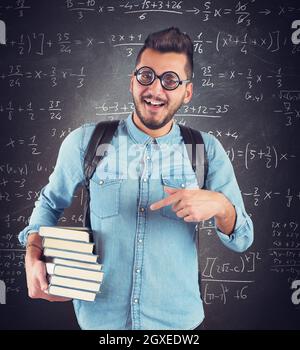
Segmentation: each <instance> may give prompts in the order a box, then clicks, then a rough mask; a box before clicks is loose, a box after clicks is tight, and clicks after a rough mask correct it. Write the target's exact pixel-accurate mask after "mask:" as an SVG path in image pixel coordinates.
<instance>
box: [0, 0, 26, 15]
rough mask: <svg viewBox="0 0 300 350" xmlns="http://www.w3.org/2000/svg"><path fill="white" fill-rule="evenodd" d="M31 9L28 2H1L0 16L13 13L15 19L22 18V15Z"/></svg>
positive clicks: (19, 0)
mask: <svg viewBox="0 0 300 350" xmlns="http://www.w3.org/2000/svg"><path fill="white" fill-rule="evenodd" d="M31 8H32V6H31V4H29V1H28V0H15V1H9V0H3V1H1V4H0V16H1V15H3V14H4V13H9V14H10V13H13V14H14V15H16V18H19V17H24V14H26V13H27V12H28V11H30V9H31Z"/></svg>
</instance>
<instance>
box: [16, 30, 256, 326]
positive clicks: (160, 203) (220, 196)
mask: <svg viewBox="0 0 300 350" xmlns="http://www.w3.org/2000/svg"><path fill="white" fill-rule="evenodd" d="M192 72H193V44H192V42H191V40H190V38H189V37H188V36H187V35H186V34H183V33H181V32H180V31H179V30H178V29H177V28H169V29H166V30H164V31H161V32H157V33H153V34H151V35H149V36H148V38H147V39H146V41H145V44H144V46H143V48H142V49H141V51H140V53H139V55H138V57H137V61H136V67H135V71H134V72H133V74H132V77H131V80H130V91H131V93H132V96H133V100H134V105H135V110H134V112H133V113H132V115H130V116H128V118H127V119H125V120H122V121H121V122H120V124H119V126H118V129H117V131H116V133H115V135H114V137H113V139H112V141H111V148H109V150H108V154H107V156H106V158H105V159H104V160H103V161H102V162H101V163H100V164H99V166H98V167H97V170H96V172H95V174H94V175H93V178H92V179H91V181H90V195H91V200H90V215H91V216H90V219H91V227H92V229H93V233H94V241H95V244H96V249H97V253H98V254H99V255H100V259H101V263H103V264H104V273H105V275H104V276H105V277H104V281H103V284H102V289H101V293H100V294H99V295H98V296H97V298H96V301H95V302H93V303H91V302H84V301H78V300H74V308H75V313H76V316H77V319H78V322H79V325H80V326H81V328H83V329H195V328H196V327H197V326H198V325H199V324H201V322H202V320H203V318H204V314H203V306H202V300H201V296H200V292H199V286H198V263H197V249H196V246H195V225H196V223H197V222H199V221H201V220H207V219H210V218H212V217H214V219H215V223H216V228H217V234H218V236H219V237H220V240H221V241H222V243H224V244H225V245H226V246H227V247H229V248H230V249H233V250H235V251H240V252H241V251H244V250H246V249H247V248H248V247H249V246H250V245H251V243H252V241H253V225H252V221H251V219H250V218H249V216H248V215H247V213H246V212H245V208H244V204H243V200H242V197H241V194H240V190H239V187H238V184H237V182H236V178H235V175H234V171H233V168H232V165H231V163H230V161H229V159H228V157H227V155H226V153H225V151H224V149H223V147H222V146H221V144H220V143H219V141H218V140H217V139H216V138H215V137H213V136H212V135H209V134H207V133H204V132H202V137H203V140H204V143H205V148H206V152H207V157H208V174H207V179H206V183H205V188H206V189H199V187H198V186H197V179H196V177H195V173H194V172H193V169H192V166H191V164H190V162H189V160H188V155H187V152H186V148H185V146H184V143H183V139H182V136H181V134H180V129H179V127H178V125H177V124H176V123H174V120H173V117H174V114H175V113H176V111H177V110H178V109H179V108H180V106H181V105H182V104H184V103H188V102H189V101H190V100H191V98H192V94H193V84H192V82H191V78H192ZM94 128H95V125H94V124H86V125H84V126H82V127H81V128H78V129H76V130H74V131H73V132H72V133H70V134H69V135H68V136H67V137H66V139H65V140H64V142H63V144H62V146H61V148H60V152H59V155H58V159H57V163H56V166H55V169H54V172H53V173H52V174H51V176H50V178H49V183H48V184H47V186H45V187H44V188H43V189H42V191H41V194H40V198H39V201H38V202H37V203H36V207H35V209H34V211H33V213H32V216H31V219H30V224H29V226H27V227H26V228H25V229H24V230H23V231H22V232H21V233H20V241H21V242H22V243H23V244H27V253H26V273H27V284H28V290H29V296H30V297H32V298H42V299H46V300H49V301H65V300H66V299H64V298H60V297H55V296H50V295H48V294H47V293H45V290H46V289H47V281H46V277H45V275H46V272H45V265H44V263H43V262H42V261H41V260H40V256H41V240H40V237H39V236H38V234H37V231H38V229H39V227H40V225H55V224H56V223H57V220H58V218H59V216H60V214H61V213H62V211H63V209H64V208H66V207H67V206H69V205H70V203H71V201H72V195H73V193H74V191H75V189H76V188H77V186H79V185H80V184H82V183H83V181H84V174H83V158H84V152H85V150H86V147H87V144H88V141H89V139H90V137H91V134H92V131H93V130H94ZM180 145H181V146H183V147H181V148H180V147H175V146H180ZM124 149H125V150H127V151H125V156H124ZM134 150H136V153H134ZM170 150H171V151H170ZM178 155H179V156H178ZM116 160H118V161H116ZM182 165H183V166H182Z"/></svg>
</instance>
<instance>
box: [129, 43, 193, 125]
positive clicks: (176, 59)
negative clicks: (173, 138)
mask: <svg viewBox="0 0 300 350" xmlns="http://www.w3.org/2000/svg"><path fill="white" fill-rule="evenodd" d="M186 62H187V57H186V55H185V54H181V53H175V52H167V53H160V52H158V51H155V50H152V49H146V50H145V51H144V52H143V54H142V56H141V60H140V62H139V64H138V66H137V67H136V69H139V68H141V67H144V66H147V67H150V68H152V69H153V71H154V72H155V73H156V75H161V74H163V73H164V72H167V71H173V72H175V73H177V75H178V76H179V79H180V80H186V79H188V77H187V74H186V72H185V69H184V68H185V64H186ZM130 91H131V93H132V97H133V102H134V105H135V112H134V118H138V119H139V120H140V122H141V123H142V124H143V125H144V126H146V127H147V128H149V129H152V130H155V129H159V128H162V127H163V126H165V125H167V124H168V123H169V122H170V121H171V120H172V118H173V116H174V114H175V113H176V112H177V110H178V109H179V108H180V107H181V105H182V104H184V103H188V102H189V101H190V100H191V98H192V93H193V85H192V83H183V84H181V85H179V86H178V87H177V88H176V89H175V90H171V91H170V90H166V89H164V88H163V87H162V85H161V83H160V80H159V79H158V78H156V79H155V80H154V82H153V83H152V84H151V85H148V86H144V85H142V84H140V83H139V82H138V81H137V80H136V77H135V76H134V75H132V77H131V81H130ZM146 101H147V102H146ZM149 102H153V104H155V103H156V104H157V103H160V104H161V103H163V105H162V106H153V105H151V104H149Z"/></svg>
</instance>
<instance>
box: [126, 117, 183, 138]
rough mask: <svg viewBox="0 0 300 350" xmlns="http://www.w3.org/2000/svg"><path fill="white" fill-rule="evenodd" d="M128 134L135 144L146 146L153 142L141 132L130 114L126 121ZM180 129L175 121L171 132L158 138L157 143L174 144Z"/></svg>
mask: <svg viewBox="0 0 300 350" xmlns="http://www.w3.org/2000/svg"><path fill="white" fill-rule="evenodd" d="M125 124H126V126H127V130H128V133H129V135H130V137H131V138H132V139H133V141H134V142H135V143H138V144H146V143H148V142H150V141H151V140H152V137H151V136H149V135H148V134H146V133H145V132H143V131H142V130H140V129H139V128H138V127H137V126H136V125H135V124H134V122H133V118H132V114H130V115H129V116H128V117H127V119H126V120H125ZM179 135H180V129H179V126H178V125H177V124H176V122H175V121H174V122H173V124H172V127H171V130H170V131H169V132H168V133H167V134H166V135H163V136H160V137H156V138H155V141H156V142H157V143H158V144H159V145H162V144H166V143H168V144H174V143H176V142H175V138H177V137H179Z"/></svg>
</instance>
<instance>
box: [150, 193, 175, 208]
mask: <svg viewBox="0 0 300 350" xmlns="http://www.w3.org/2000/svg"><path fill="white" fill-rule="evenodd" d="M179 192H180V191H176V192H175V193H173V194H171V195H170V196H169V197H166V198H164V199H161V200H160V201H157V202H155V203H152V204H151V205H150V209H151V210H157V209H160V208H163V207H166V206H167V205H170V204H173V203H176V202H178V201H179V199H180V193H179Z"/></svg>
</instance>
